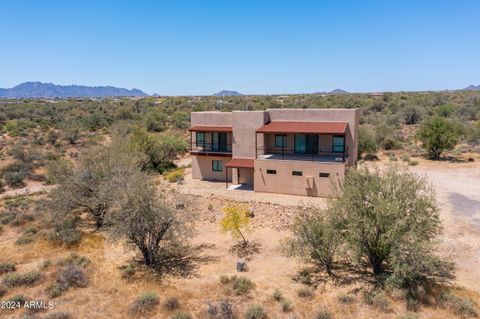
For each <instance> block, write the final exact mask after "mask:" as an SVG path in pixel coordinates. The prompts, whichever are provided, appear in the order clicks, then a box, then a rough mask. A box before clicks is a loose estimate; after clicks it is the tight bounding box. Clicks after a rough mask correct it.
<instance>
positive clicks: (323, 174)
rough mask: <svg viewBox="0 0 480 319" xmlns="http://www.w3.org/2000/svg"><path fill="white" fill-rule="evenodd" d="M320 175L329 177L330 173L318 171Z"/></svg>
mask: <svg viewBox="0 0 480 319" xmlns="http://www.w3.org/2000/svg"><path fill="white" fill-rule="evenodd" d="M320 177H326V178H328V177H330V173H320Z"/></svg>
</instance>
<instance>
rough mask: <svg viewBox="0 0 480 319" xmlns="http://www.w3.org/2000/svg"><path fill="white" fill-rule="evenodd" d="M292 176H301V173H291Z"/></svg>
mask: <svg viewBox="0 0 480 319" xmlns="http://www.w3.org/2000/svg"><path fill="white" fill-rule="evenodd" d="M292 175H293V176H302V175H303V173H302V172H300V171H292Z"/></svg>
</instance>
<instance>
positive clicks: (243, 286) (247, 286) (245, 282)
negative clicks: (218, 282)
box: [233, 277, 255, 295]
mask: <svg viewBox="0 0 480 319" xmlns="http://www.w3.org/2000/svg"><path fill="white" fill-rule="evenodd" d="M254 287H255V283H253V282H252V281H251V280H250V279H248V278H245V277H236V278H235V279H234V280H233V290H234V291H235V294H237V295H244V294H246V293H248V292H249V291H250V290H251V289H253V288H254Z"/></svg>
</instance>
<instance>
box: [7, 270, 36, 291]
mask: <svg viewBox="0 0 480 319" xmlns="http://www.w3.org/2000/svg"><path fill="white" fill-rule="evenodd" d="M41 277H42V275H41V274H40V273H39V272H38V271H35V270H34V271H30V272H27V273H23V274H9V275H7V276H6V277H5V278H3V281H2V282H3V284H4V285H5V286H7V287H19V286H32V285H33V284H35V283H37V282H38V281H39V280H40V278H41Z"/></svg>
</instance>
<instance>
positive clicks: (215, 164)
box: [212, 160, 222, 172]
mask: <svg viewBox="0 0 480 319" xmlns="http://www.w3.org/2000/svg"><path fill="white" fill-rule="evenodd" d="M212 170H213V171H214V172H221V171H222V161H220V160H213V161H212Z"/></svg>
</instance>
